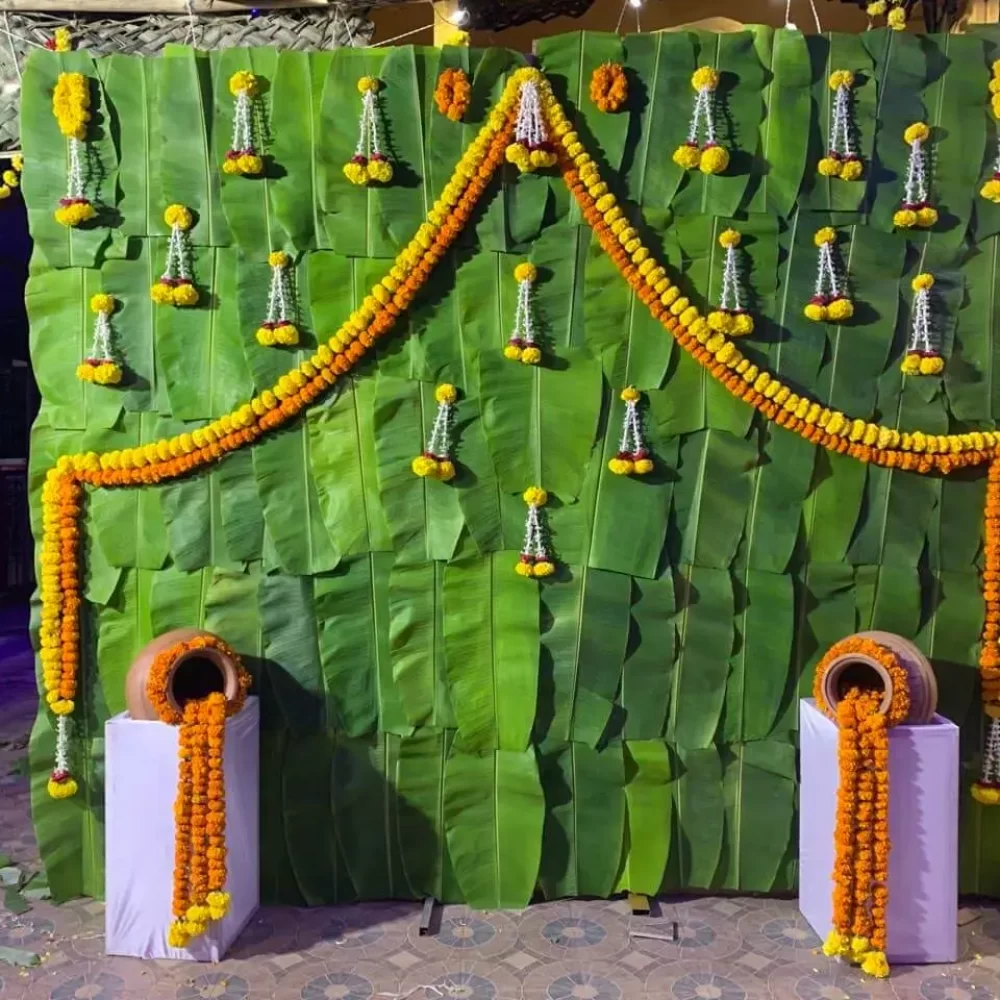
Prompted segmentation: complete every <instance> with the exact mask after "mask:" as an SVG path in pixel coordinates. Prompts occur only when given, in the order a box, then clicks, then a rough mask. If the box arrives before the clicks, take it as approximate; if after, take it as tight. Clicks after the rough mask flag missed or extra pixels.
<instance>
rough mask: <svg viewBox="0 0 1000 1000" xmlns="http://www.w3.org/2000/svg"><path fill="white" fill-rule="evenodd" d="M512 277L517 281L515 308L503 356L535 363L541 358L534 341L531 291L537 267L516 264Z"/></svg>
mask: <svg viewBox="0 0 1000 1000" xmlns="http://www.w3.org/2000/svg"><path fill="white" fill-rule="evenodd" d="M514 279H515V280H516V281H517V308H516V310H515V311H514V329H513V330H512V331H511V334H510V339H509V340H508V341H507V346H506V347H505V348H504V349H503V353H504V357H505V358H510V359H511V360H512V361H520V362H522V363H523V364H526V365H537V364H538V362H539V361H541V360H542V351H541V348H539V347H538V345H537V343H536V341H535V318H534V310H533V308H532V304H531V293H532V291H533V290H534V287H535V281H536V280H537V279H538V268H536V267H535V265H534V264H529V263H524V264H518V265H517V267H515V268H514Z"/></svg>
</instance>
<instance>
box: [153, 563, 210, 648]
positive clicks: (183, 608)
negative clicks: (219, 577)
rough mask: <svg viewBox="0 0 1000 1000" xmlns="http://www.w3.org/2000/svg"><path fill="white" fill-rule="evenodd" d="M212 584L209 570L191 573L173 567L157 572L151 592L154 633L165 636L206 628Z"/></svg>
mask: <svg viewBox="0 0 1000 1000" xmlns="http://www.w3.org/2000/svg"><path fill="white" fill-rule="evenodd" d="M211 582H212V574H211V573H210V572H209V571H208V570H203V569H202V570H196V571H195V572H193V573H188V572H185V571H184V570H181V569H178V568H177V567H176V566H174V565H172V564H168V565H167V567H166V568H165V569H162V570H160V571H159V572H158V573H155V574H154V575H153V582H152V585H151V586H150V590H149V618H150V622H151V623H152V626H153V634H154V635H162V634H163V633H164V632H170V631H172V630H173V629H175V628H203V627H204V625H205V600H206V598H207V596H208V588H209V585H210V584H211Z"/></svg>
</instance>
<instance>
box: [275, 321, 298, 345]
mask: <svg viewBox="0 0 1000 1000" xmlns="http://www.w3.org/2000/svg"><path fill="white" fill-rule="evenodd" d="M274 342H275V343H276V344H281V345H283V346H284V347H293V346H294V345H295V344H297V343H298V342H299V331H298V327H296V326H295V325H294V324H293V323H279V324H278V325H277V326H276V327H275V328H274Z"/></svg>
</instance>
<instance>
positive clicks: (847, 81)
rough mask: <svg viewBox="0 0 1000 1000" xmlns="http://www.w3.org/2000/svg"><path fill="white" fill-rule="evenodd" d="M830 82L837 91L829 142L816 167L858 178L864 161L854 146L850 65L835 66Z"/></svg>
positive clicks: (828, 174)
mask: <svg viewBox="0 0 1000 1000" xmlns="http://www.w3.org/2000/svg"><path fill="white" fill-rule="evenodd" d="M829 84H830V89H831V90H832V91H833V92H834V98H833V109H832V110H831V112H830V115H831V118H830V144H829V147H828V149H827V154H826V156H824V157H823V159H821V160H820V161H819V164H818V166H817V169H818V171H819V173H820V174H821V175H822V176H824V177H839V178H840V179H841V180H844V181H856V180H857V179H858V178H859V177H861V175H862V174H863V173H864V164H862V162H861V157H860V156H859V155H858V152H857V150H856V149H855V147H854V129H855V125H854V115H853V107H852V104H851V88H852V87H853V86H854V74H853V73H852V72H851V71H850V70H849V69H838V70H834V71H833V72H832V73H831V74H830V80H829Z"/></svg>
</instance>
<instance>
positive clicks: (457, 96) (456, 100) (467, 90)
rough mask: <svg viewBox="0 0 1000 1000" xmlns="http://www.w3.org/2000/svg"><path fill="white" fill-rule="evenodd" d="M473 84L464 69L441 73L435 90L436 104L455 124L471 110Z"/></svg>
mask: <svg viewBox="0 0 1000 1000" xmlns="http://www.w3.org/2000/svg"><path fill="white" fill-rule="evenodd" d="M471 100H472V84H471V83H469V77H468V76H467V75H466V72H465V70H464V69H452V68H449V69H446V70H442V71H441V75H440V76H439V77H438V80H437V86H436V87H435V88H434V103H435V104H436V105H437V109H438V111H440V112H441V114H443V115H444V116H445V117H446V118H448V119H450V120H451V121H453V122H460V121H461V120H462V119H463V118H464V117H465V112H466V111H468V110H469V103H470V101H471Z"/></svg>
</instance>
